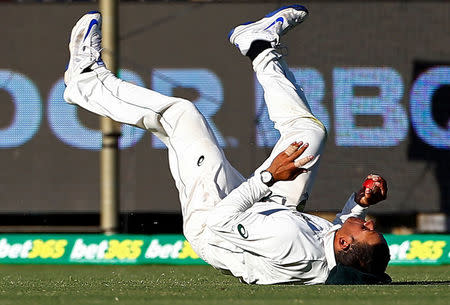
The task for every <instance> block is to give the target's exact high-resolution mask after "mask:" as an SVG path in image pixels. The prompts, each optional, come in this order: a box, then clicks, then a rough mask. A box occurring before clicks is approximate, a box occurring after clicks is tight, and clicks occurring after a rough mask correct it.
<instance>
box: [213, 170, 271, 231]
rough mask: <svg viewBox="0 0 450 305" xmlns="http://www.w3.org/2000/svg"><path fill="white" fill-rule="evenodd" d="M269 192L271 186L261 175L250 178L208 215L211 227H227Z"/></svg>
mask: <svg viewBox="0 0 450 305" xmlns="http://www.w3.org/2000/svg"><path fill="white" fill-rule="evenodd" d="M268 192H269V187H268V186H267V185H265V184H264V183H263V182H262V181H261V179H260V178H259V176H253V177H251V178H249V179H248V180H247V181H244V182H243V183H242V184H241V185H240V186H239V187H237V188H236V189H234V190H233V191H231V193H230V194H228V196H226V197H225V198H224V199H222V201H220V202H219V203H218V204H217V205H216V207H215V208H214V209H213V210H212V211H211V213H210V214H209V216H208V220H207V225H208V226H209V227H210V228H222V227H226V226H227V224H228V223H230V221H232V220H234V219H236V218H237V217H239V214H240V213H242V212H244V211H246V210H247V209H249V208H250V207H252V206H253V204H254V203H255V202H257V201H259V200H260V199H261V198H262V197H264V196H265V195H266V194H267V193H268Z"/></svg>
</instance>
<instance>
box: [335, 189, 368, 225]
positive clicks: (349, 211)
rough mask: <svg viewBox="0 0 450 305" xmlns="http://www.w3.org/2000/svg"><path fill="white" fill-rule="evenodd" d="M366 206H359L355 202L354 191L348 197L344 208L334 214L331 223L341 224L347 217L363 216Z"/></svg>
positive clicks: (365, 212) (364, 215)
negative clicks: (334, 216)
mask: <svg viewBox="0 0 450 305" xmlns="http://www.w3.org/2000/svg"><path fill="white" fill-rule="evenodd" d="M366 214H367V208H365V207H362V206H360V205H359V204H357V203H356V202H355V193H353V194H352V195H351V196H350V198H348V200H347V202H346V203H345V206H344V208H343V209H342V211H341V212H340V213H338V214H337V215H336V218H335V219H334V221H333V224H335V225H336V224H343V223H344V222H345V221H346V220H347V219H348V218H349V217H358V218H365V217H366Z"/></svg>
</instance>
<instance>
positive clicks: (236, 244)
mask: <svg viewBox="0 0 450 305" xmlns="http://www.w3.org/2000/svg"><path fill="white" fill-rule="evenodd" d="M253 69H254V71H255V72H256V76H257V78H258V81H259V83H260V84H261V86H262V87H263V90H264V97H265V101H266V104H267V108H268V112H269V117H270V119H271V120H272V121H273V122H274V123H275V128H277V129H278V130H279V131H280V135H281V137H280V139H279V141H278V142H277V144H276V145H275V147H274V148H273V151H272V153H271V155H270V157H269V158H268V159H267V160H266V161H265V162H264V163H263V164H262V165H261V166H260V167H259V168H258V169H257V170H256V171H255V175H254V177H253V178H250V179H249V180H247V181H246V180H245V179H244V178H243V176H242V175H241V174H240V173H239V172H238V171H237V170H236V169H235V168H234V167H232V166H231V164H230V163H229V162H228V160H227V159H226V157H225V155H224V153H223V151H222V149H221V148H220V147H219V145H218V144H217V141H216V139H215V137H214V135H213V133H212V131H211V129H210V127H209V126H208V124H207V122H206V120H205V119H204V118H203V116H202V115H201V114H200V113H199V112H198V110H197V109H196V108H195V106H194V105H193V104H192V103H191V102H189V101H186V100H184V99H181V98H175V97H168V96H164V95H162V94H159V93H157V92H155V91H152V90H148V89H146V88H142V87H138V86H135V85H133V84H130V83H127V82H124V81H122V80H120V79H118V78H117V77H115V76H114V75H113V74H112V73H111V72H110V71H108V70H107V69H106V68H105V67H95V68H94V69H93V71H92V72H85V73H82V74H79V75H74V76H72V77H71V81H70V82H69V83H68V84H67V88H66V90H65V92H64V99H65V100H66V101H67V102H69V103H73V104H77V105H79V106H81V107H83V108H85V109H87V110H90V111H92V112H94V113H97V114H99V115H103V116H106V117H110V118H111V119H113V120H115V121H118V122H121V123H126V124H130V125H134V126H138V127H141V128H144V129H146V130H149V131H151V132H153V133H154V134H155V135H156V136H158V137H159V138H160V139H161V140H162V141H163V142H164V143H165V144H166V145H167V147H168V153H169V167H170V170H171V173H172V176H173V178H174V180H175V184H176V186H177V188H178V191H179V198H180V202H181V210H182V214H183V230H184V234H185V236H186V238H187V239H188V241H189V242H190V243H191V245H192V247H193V249H194V250H195V251H196V252H197V253H198V254H199V255H200V256H201V257H202V258H203V259H205V260H206V261H207V262H209V263H210V264H211V265H213V266H214V267H216V268H219V269H222V270H228V271H229V272H231V273H232V274H233V275H235V276H237V277H240V278H241V279H242V280H243V281H245V282H247V283H257V284H272V283H281V282H293V281H300V282H304V283H307V284H314V283H322V282H324V281H325V279H326V277H327V275H328V269H329V267H330V262H329V261H328V263H327V261H326V260H325V257H326V254H327V251H325V250H324V245H325V244H326V241H327V238H326V237H320V236H322V235H323V234H322V233H325V232H326V230H329V229H331V227H332V225H331V224H330V223H329V222H327V221H325V220H323V219H320V218H318V217H315V216H311V215H306V214H301V213H298V212H296V211H295V207H296V206H297V205H298V203H300V202H302V201H304V200H306V199H307V197H308V193H309V192H310V189H311V186H312V182H313V180H314V176H315V174H316V172H317V167H318V162H315V163H314V164H313V165H312V166H310V171H309V172H308V173H306V174H301V175H299V176H298V177H297V178H296V179H295V180H293V181H280V182H277V183H275V184H274V185H273V186H272V187H270V188H268V187H267V186H265V185H264V184H263V183H262V182H261V181H260V180H259V173H260V172H261V171H262V170H264V169H266V168H268V167H269V165H270V163H271V162H272V160H273V159H274V158H275V156H277V155H278V154H279V153H280V152H281V151H283V150H284V149H286V148H287V147H288V146H289V144H291V143H292V142H294V141H300V140H301V141H304V142H308V143H309V147H308V148H307V149H306V151H305V152H304V156H306V155H315V156H318V155H320V153H321V152H322V150H323V146H324V143H325V139H326V130H325V127H324V126H323V124H322V123H321V122H320V121H319V120H318V119H316V118H315V117H314V115H313V114H312V113H311V110H310V108H309V106H308V104H307V102H306V99H305V97H304V94H303V90H302V89H301V88H300V87H298V86H297V85H296V83H295V79H294V76H293V74H292V73H291V72H290V71H289V69H288V68H287V65H286V63H285V62H284V60H283V59H282V58H281V55H279V54H278V53H277V52H276V51H275V50H273V49H267V50H265V51H263V52H262V53H261V54H259V55H258V56H257V58H255V60H254V61H253ZM233 190H234V191H233ZM232 191H233V192H232ZM264 196H265V198H264V199H263V197H264ZM149 204H151V202H149ZM347 208H348V207H347ZM277 209H283V210H277ZM354 209H356V210H352V211H351V213H350V214H352V213H353V214H354V215H355V216H360V214H361V213H362V211H359V210H358V207H354ZM274 210H277V211H276V212H274ZM268 211H270V212H268ZM266 214H267V215H266ZM239 225H240V226H239ZM238 226H239V229H238ZM313 228H315V229H313ZM239 231H241V234H240V233H239ZM246 233H248V237H246V238H245V237H243V236H242V234H244V235H245V234H246ZM330 238H331V237H330ZM329 256H333V259H334V255H331V254H329Z"/></svg>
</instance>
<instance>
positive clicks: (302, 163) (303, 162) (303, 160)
mask: <svg viewBox="0 0 450 305" xmlns="http://www.w3.org/2000/svg"><path fill="white" fill-rule="evenodd" d="M312 159H314V156H307V157H304V158H301V159H298V160H295V161H294V165H295V167H298V168H302V167H303V166H305V165H306V164H307V163H308V162H310V161H311V160H312ZM307 171H308V170H307V169H304V171H303V172H307Z"/></svg>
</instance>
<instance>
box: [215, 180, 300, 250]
mask: <svg viewBox="0 0 450 305" xmlns="http://www.w3.org/2000/svg"><path fill="white" fill-rule="evenodd" d="M268 192H269V188H268V187H267V186H266V185H265V184H264V183H262V182H261V180H260V178H259V176H256V177H255V176H254V177H252V178H250V179H248V180H247V181H245V182H244V183H242V184H241V185H240V186H239V187H238V188H236V189H235V190H233V191H232V192H231V193H230V194H229V195H228V196H227V197H225V198H224V199H223V200H222V201H221V202H219V203H218V204H217V205H216V207H215V208H214V209H213V210H212V211H211V212H210V214H209V216H208V220H207V226H208V228H209V229H210V230H211V231H212V232H213V233H214V234H216V235H218V236H220V237H221V238H223V239H225V240H227V241H228V242H231V243H232V244H234V245H235V246H237V247H239V248H241V249H243V250H245V251H249V252H251V253H255V254H258V255H261V256H265V257H271V258H273V259H281V258H282V257H284V256H286V254H287V253H288V252H289V249H290V248H291V247H292V245H291V243H292V240H294V239H295V238H296V235H297V234H298V232H297V230H298V229H297V228H296V227H295V226H293V225H292V223H290V222H286V221H283V220H284V219H283V217H285V216H283V211H284V210H286V211H288V210H287V209H285V208H284V207H282V206H281V208H280V209H276V210H277V211H278V210H279V211H280V212H279V213H278V212H276V213H274V214H273V215H269V216H267V215H264V214H261V213H256V212H254V211H252V210H248V209H249V208H250V207H252V206H253V204H254V203H255V202H258V201H259V200H260V199H261V198H262V197H264V196H265V195H267V193H268ZM272 207H273V206H272ZM276 207H278V205H277V206H276ZM286 211H284V212H286Z"/></svg>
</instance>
